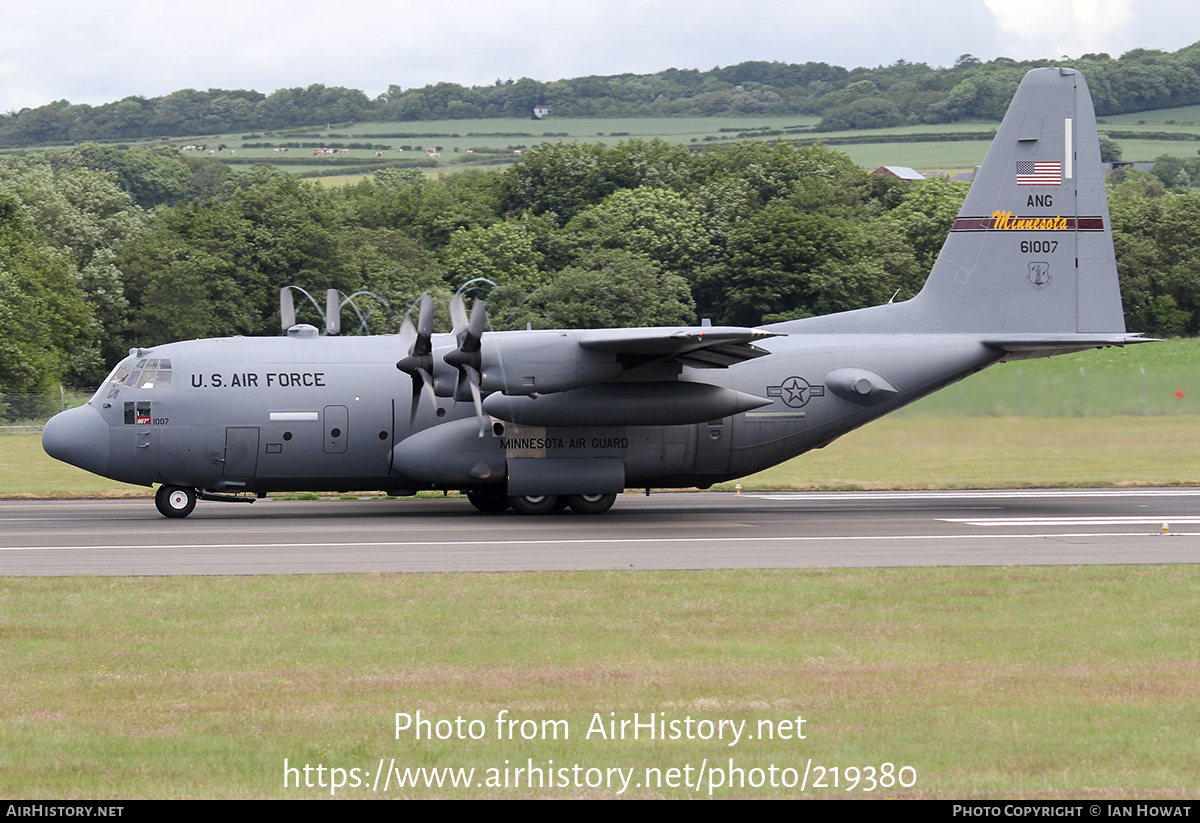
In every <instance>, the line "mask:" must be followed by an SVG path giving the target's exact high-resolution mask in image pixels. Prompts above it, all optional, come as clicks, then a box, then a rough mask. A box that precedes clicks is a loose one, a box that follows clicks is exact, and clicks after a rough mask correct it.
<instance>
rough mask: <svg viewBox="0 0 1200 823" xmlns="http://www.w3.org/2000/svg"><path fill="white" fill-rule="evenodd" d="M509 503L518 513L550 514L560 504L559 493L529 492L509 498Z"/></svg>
mask: <svg viewBox="0 0 1200 823" xmlns="http://www.w3.org/2000/svg"><path fill="white" fill-rule="evenodd" d="M508 504H509V505H510V506H512V507H513V511H515V512H516V513H517V514H550V512H552V511H554V510H555V507H556V506H557V505H558V495H555V494H532V495H530V494H527V495H521V496H519V497H510V498H508Z"/></svg>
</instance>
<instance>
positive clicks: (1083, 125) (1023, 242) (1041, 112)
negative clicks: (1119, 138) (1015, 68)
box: [779, 68, 1140, 353]
mask: <svg viewBox="0 0 1200 823" xmlns="http://www.w3.org/2000/svg"><path fill="white" fill-rule="evenodd" d="M779 325H780V326H781V327H786V328H781V330H782V331H786V332H789V333H806V332H834V331H837V332H918V333H919V332H956V333H970V334H979V335H981V336H984V337H985V342H988V343H989V344H991V345H994V346H995V347H996V348H1001V349H1004V350H1006V351H1009V352H1019V351H1024V352H1027V353H1031V352H1035V351H1037V352H1046V351H1049V350H1051V349H1055V350H1066V349H1070V348H1089V347H1091V346H1092V345H1120V344H1122V343H1131V342H1137V340H1138V339H1140V338H1137V337H1136V336H1133V335H1126V334H1125V319H1124V314H1123V312H1122V309H1121V292H1120V286H1119V284H1118V282H1117V267H1116V259H1115V256H1114V254H1113V244H1112V227H1111V226H1110V225H1109V215H1108V198H1107V196H1106V194H1105V191H1104V177H1103V174H1102V173H1101V167H1100V145H1099V140H1098V137H1097V132H1096V116H1095V112H1094V111H1093V109H1092V98H1091V94H1090V93H1089V92H1088V88H1087V84H1086V83H1085V82H1084V80H1083V76H1082V75H1081V74H1079V72H1077V71H1074V70H1073V69H1059V68H1047V69H1034V70H1033V71H1030V72H1029V73H1028V74H1026V75H1025V78H1024V79H1023V80H1022V81H1021V85H1020V87H1019V88H1018V89H1017V93H1016V96H1015V97H1014V98H1013V101H1012V104H1011V105H1010V106H1009V108H1008V112H1007V113H1006V114H1005V116H1004V121H1003V122H1002V123H1001V124H1000V129H999V131H998V132H997V133H996V137H995V139H994V140H993V141H992V146H991V148H990V149H989V150H988V153H987V157H986V158H985V159H984V161H983V165H982V166H981V167H980V169H979V173H978V174H977V175H976V177H975V182H974V183H973V184H972V186H971V190H970V192H969V193H968V194H967V199H966V201H965V202H964V203H963V207H962V211H960V212H959V215H958V219H956V220H955V221H954V226H953V228H952V229H951V231H950V235H949V237H948V238H947V239H946V243H945V245H944V246H943V247H942V251H941V254H940V255H939V257H938V260H937V262H936V263H935V264H934V267H933V271H932V272H931V273H930V275H929V279H928V280H927V281H926V283H925V287H924V288H923V289H922V290H921V292H920V293H919V294H918V295H917V296H916V297H914V298H913V299H912V300H908V301H906V302H903V303H896V304H889V305H886V306H875V307H873V308H869V309H860V310H857V311H851V312H845V313H843V314H836V315H829V316H827V317H820V318H811V319H809V320H800V321H793V322H792V323H787V324H779ZM1068 338H1069V340H1068ZM1089 340H1090V341H1091V342H1090V344H1089V342H1088V341H1089Z"/></svg>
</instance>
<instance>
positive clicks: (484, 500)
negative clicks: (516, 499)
mask: <svg viewBox="0 0 1200 823" xmlns="http://www.w3.org/2000/svg"><path fill="white" fill-rule="evenodd" d="M467 500H470V501H471V505H472V506H474V507H475V508H476V509H478V510H479V511H481V512H483V513H484V514H499V513H500V512H502V511H504V510H505V509H507V508H508V498H507V497H505V496H504V495H503V494H497V493H494V492H467Z"/></svg>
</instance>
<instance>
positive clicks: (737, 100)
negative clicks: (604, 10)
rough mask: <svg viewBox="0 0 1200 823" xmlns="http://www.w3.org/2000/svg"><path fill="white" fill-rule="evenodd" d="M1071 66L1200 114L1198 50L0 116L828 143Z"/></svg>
mask: <svg viewBox="0 0 1200 823" xmlns="http://www.w3.org/2000/svg"><path fill="white" fill-rule="evenodd" d="M1068 64H1069V65H1071V66H1073V67H1075V68H1078V69H1081V70H1082V71H1083V72H1084V73H1085V75H1086V76H1087V78H1088V82H1089V85H1090V86H1091V89H1092V94H1093V97H1094V100H1095V104H1096V112H1097V114H1099V115H1101V116H1104V115H1108V114H1121V113H1126V112H1136V111H1145V110H1147V109H1156V108H1164V107H1172V106H1184V105H1191V104H1197V103H1200V43H1197V44H1194V45H1192V46H1188V47H1186V48H1183V49H1180V50H1179V51H1177V52H1173V53H1167V52H1161V51H1153V50H1147V49H1135V50H1133V51H1130V52H1127V53H1126V54H1123V55H1121V57H1120V58H1118V59H1114V58H1112V57H1111V56H1109V55H1107V54H1085V55H1083V56H1082V57H1081V58H1079V59H1078V60H1072V61H1068V62H1063V61H1057V60H1036V61H1016V60H1010V59H1008V58H1003V57H1000V58H997V59H995V60H992V61H989V62H987V63H984V62H982V61H980V60H978V59H976V58H974V57H972V56H971V55H963V56H962V57H961V58H959V60H958V61H957V63H956V64H955V65H954V66H953V67H951V68H932V67H930V66H928V65H926V64H924V63H908V62H906V61H904V60H900V61H897V62H896V63H894V64H892V65H890V66H880V67H877V68H855V69H845V68H842V67H839V66H830V65H827V64H825V63H803V64H793V63H781V62H765V61H750V62H746V63H739V64H738V65H735V66H728V67H725V68H715V69H712V70H710V71H699V70H695V69H667V70H665V71H661V72H658V73H655V74H644V75H637V74H620V75H613V76H607V77H597V76H593V77H575V78H571V79H565V80H554V81H551V82H541V81H537V80H532V79H530V78H528V77H523V78H521V79H520V80H516V81H512V80H508V81H500V80H497V81H496V82H495V83H494V84H492V85H488V86H462V85H459V84H457V83H435V84H432V85H427V86H423V87H421V88H411V89H404V88H401V87H400V86H397V85H392V86H390V87H389V88H388V90H387V91H386V92H384V93H383V94H381V95H379V96H378V97H376V98H375V99H370V98H368V97H367V96H366V95H365V94H364V93H363V92H361V91H359V90H357V89H347V88H341V87H326V86H323V85H320V84H314V85H311V86H309V87H307V88H289V89H279V90H277V91H275V92H273V93H271V94H269V95H267V94H263V93H261V92H257V91H247V90H244V89H238V90H232V91H230V90H222V89H209V90H208V91H196V90H194V89H183V90H181V91H176V92H173V93H171V94H168V95H166V96H164V97H154V98H145V97H127V98H125V99H123V100H118V101H116V102H114V103H105V104H103V105H99V106H89V105H85V104H72V103H70V102H68V101H66V100H58V101H55V102H54V103H50V104H48V105H45V106H39V107H36V108H26V109H22V110H21V111H17V112H11V113H8V114H4V115H0V146H28V145H38V144H46V143H77V142H83V141H88V140H132V139H135V138H136V139H142V138H156V137H167V136H182V135H197V134H221V133H226V132H231V131H249V130H277V129H289V128H295V127H298V126H324V125H326V124H330V123H351V122H358V121H412V120H443V119H463V118H490V117H530V116H531V114H532V111H533V107H534V106H536V105H549V106H551V107H552V108H553V111H554V114H556V115H558V116H567V117H633V116H662V115H720V116H726V115H821V116H822V118H823V121H822V128H823V129H826V130H828V129H859V128H876V127H885V126H895V125H899V124H901V123H909V124H916V123H947V122H954V121H960V120H976V119H982V120H998V119H1000V117H1001V116H1002V115H1003V113H1004V110H1005V108H1006V107H1007V106H1008V102H1009V100H1011V99H1012V94H1013V92H1014V90H1015V89H1016V86H1017V83H1018V82H1019V80H1020V78H1021V75H1023V74H1024V73H1025V71H1027V70H1028V69H1030V68H1034V67H1036V66H1045V65H1068Z"/></svg>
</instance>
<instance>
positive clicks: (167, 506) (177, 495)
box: [154, 486, 196, 517]
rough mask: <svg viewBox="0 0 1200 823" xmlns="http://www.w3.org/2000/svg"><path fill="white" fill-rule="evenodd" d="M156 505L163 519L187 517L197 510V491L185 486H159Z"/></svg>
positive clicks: (155, 499)
mask: <svg viewBox="0 0 1200 823" xmlns="http://www.w3.org/2000/svg"><path fill="white" fill-rule="evenodd" d="M154 505H155V506H157V507H158V511H159V512H160V513H161V514H162V516H163V517H187V516H188V515H189V514H191V513H192V509H194V508H196V490H195V489H189V488H187V487H185V486H159V487H158V491H156V492H155V493H154Z"/></svg>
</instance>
